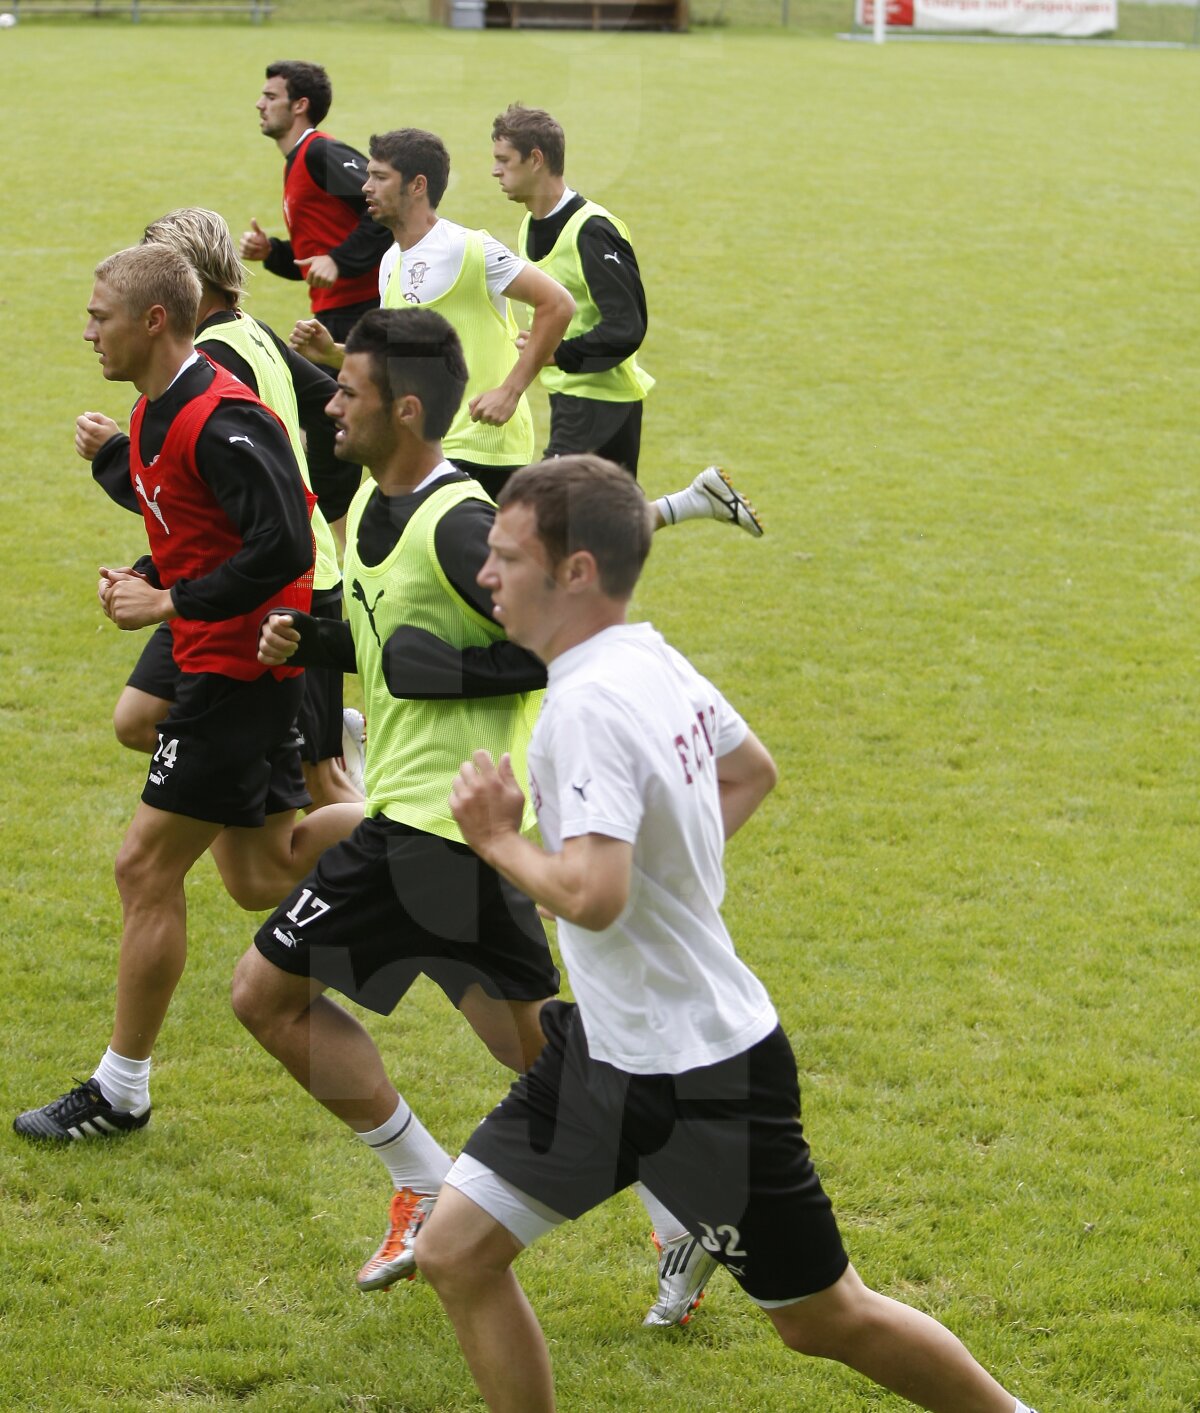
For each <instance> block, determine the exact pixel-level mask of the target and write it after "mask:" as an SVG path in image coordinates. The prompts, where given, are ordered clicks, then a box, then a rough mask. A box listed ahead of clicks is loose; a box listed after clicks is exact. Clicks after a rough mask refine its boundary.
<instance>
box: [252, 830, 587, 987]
mask: <svg viewBox="0 0 1200 1413" xmlns="http://www.w3.org/2000/svg"><path fill="white" fill-rule="evenodd" d="M254 944H255V946H256V947H257V948H258V950H259V951H260V952H261V953H262V954H263V956H264V957H266V959H267V960H268V961H270V962H273V963H274V965H275V966H277V967H279V968H280V969H281V970H282V971H286V972H290V973H292V974H293V975H298V976H310V977H312V978H314V979H315V980H317V981H321V982H324V983H325V985H326V986H330V987H332V988H333V989H334V990H335V991H340V992H341V994H342V995H343V996H347V997H349V999H350V1000H352V1001H357V1002H358V1004H359V1005H361V1006H366V1007H367V1008H368V1009H369V1010H372V1011H378V1012H379V1014H380V1015H388V1014H389V1013H390V1012H391V1011H392V1010H394V1009H395V1007H396V1005H397V1003H398V1002H399V1001H400V999H401V997H402V996H403V995H404V993H405V992H406V991H407V990H408V988H409V987H410V986H411V985H412V984H413V982H414V981H415V980H416V979H417V977H418V976H420V975H422V974H424V975H425V976H428V977H430V978H431V979H432V980H433V981H435V982H436V983H437V984H438V985H439V986H440V987H441V988H442V990H443V991H444V992H445V993H446V995H447V996H448V997H449V998H450V1000H451V1001H452V1002H453V1003H454V1004H455V1005H458V1004H459V1002H460V1001H461V999H462V996H463V994H464V993H465V992H466V991H467V990H468V989H469V988H470V987H471V986H473V985H476V984H478V985H479V986H481V987H482V988H483V990H484V991H485V992H486V993H487V994H488V995H489V996H492V997H496V998H502V999H504V1000H508V1001H541V1000H544V999H545V998H546V997H547V996H553V995H554V994H555V993H556V992H557V991H558V985H559V977H558V971H557V969H556V967H555V965H554V962H553V960H552V958H551V956H550V948H549V945H548V944H547V942H546V934H545V930H544V929H543V927H542V924H541V921H540V919H539V918H538V915H537V909H536V908H535V907H534V906H533V904H532V903H531V902H530V901H529V899H528V898H527V897H526V896H525V895H524V894H523V893H520V892H518V891H517V889H515V888H514V887H513V886H512V885H511V884H510V883H508V882H507V881H506V880H505V879H503V878H501V877H500V875H499V874H497V873H496V872H495V870H494V869H491V868H489V867H488V866H487V864H485V863H484V862H483V861H482V860H481V859H480V858H479V857H478V855H476V854H475V853H474V852H472V850H470V849H469V848H467V846H466V845H465V844H459V843H455V842H453V841H452V840H449V839H441V838H439V837H438V836H437V835H434V834H426V833H425V832H424V831H423V830H420V829H414V828H412V827H411V826H410V825H407V824H400V823H397V822H396V821H395V820H391V819H387V818H385V817H383V816H377V817H375V818H373V819H364V820H363V822H362V823H361V824H360V825H359V826H358V828H357V829H356V830H355V831H354V833H353V834H351V835H350V837H349V838H348V839H343V840H342V841H341V842H340V843H338V844H334V845H333V847H332V848H329V849H326V851H325V852H324V853H323V854H322V855H321V857H320V859H319V860H318V861H317V866H316V868H315V869H314V870H313V871H312V873H310V874H309V876H308V877H307V878H306V879H305V880H304V882H303V883H301V884H300V885H299V887H297V888H295V889H294V890H293V891H292V893H291V894H290V895H289V896H288V897H287V898H286V899H284V901H283V902H282V903H281V904H280V905H279V907H278V908H276V910H275V912H274V913H273V914H272V915H271V917H269V918H268V919H267V921H266V922H265V923H264V924H263V925H262V927H261V928H260V929H259V931H258V933H257V935H256V936H255V939H254Z"/></svg>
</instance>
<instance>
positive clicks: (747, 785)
mask: <svg viewBox="0 0 1200 1413" xmlns="http://www.w3.org/2000/svg"><path fill="white" fill-rule="evenodd" d="M778 778H779V774H778V771H777V770H776V769H775V762H774V761H773V760H772V759H771V756H770V753H769V752H768V750H767V748H766V747H765V746H764V745H763V744H762V742H761V741H760V740H759V739H758V737H757V736H755V735H754V733H753V732H750V733H749V734H748V735H747V736H746V738H745V739H744V740H743V741H742V743H741V745H739V746H737V747H736V748H735V749H734V750H732V751H730V752H729V753H728V755H724V756H721V757H719V758H718V760H717V788H718V791H719V793H720V799H721V820H722V823H723V824H724V826H725V837H726V839H728V838H730V837H731V836H732V835H733V834H735V833H736V832H737V831H738V830H739V829H740V828H741V827H742V825H743V824H745V823H746V821H747V820H748V819H749V818H750V816H751V815H752V814H753V813H754V811H755V810H756V809H758V807H759V805H761V804H762V802H763V800H765V799H766V797H767V796H768V795H769V794H770V793H771V791H772V790H773V789H774V788H775V782H776V781H777V780H778Z"/></svg>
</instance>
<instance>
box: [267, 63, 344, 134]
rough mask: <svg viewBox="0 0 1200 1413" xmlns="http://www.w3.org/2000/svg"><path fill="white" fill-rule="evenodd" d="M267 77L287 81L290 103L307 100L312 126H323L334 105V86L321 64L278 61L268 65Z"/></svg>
mask: <svg viewBox="0 0 1200 1413" xmlns="http://www.w3.org/2000/svg"><path fill="white" fill-rule="evenodd" d="M267 77H268V78H281V79H283V80H285V82H286V83H287V96H288V99H289V101H290V102H292V103H299V102H300V100H301V99H302V98H307V99H308V116H309V118H310V119H311V120H312V125H313V127H314V128H319V127H320V126H321V121H322V119H323V118H324V117H325V114H326V113H328V112H329V109H330V107H331V105H332V103H333V84H331V83H330V82H329V75H328V74H327V73H326V72H325V70H324V69H323V68H322V67H321V66H320V64H309V63H307V62H306V61H305V60H303V59H277V60H276V61H275V63H273V64H268V65H267Z"/></svg>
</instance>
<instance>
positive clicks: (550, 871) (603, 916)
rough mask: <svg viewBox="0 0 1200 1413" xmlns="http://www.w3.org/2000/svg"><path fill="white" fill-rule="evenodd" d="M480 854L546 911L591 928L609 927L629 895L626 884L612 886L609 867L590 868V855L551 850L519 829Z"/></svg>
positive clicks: (495, 841)
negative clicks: (519, 831) (607, 873)
mask: <svg viewBox="0 0 1200 1413" xmlns="http://www.w3.org/2000/svg"><path fill="white" fill-rule="evenodd" d="M468 842H469V841H468ZM480 856H481V857H482V858H483V859H484V861H485V862H486V863H489V864H491V866H492V867H493V868H494V869H495V870H496V872H497V873H499V874H502V875H503V876H504V877H505V878H507V879H508V881H509V882H510V883H511V884H513V885H514V887H517V888H519V889H520V890H521V892H522V893H524V894H526V895H527V896H528V897H530V898H532V899H533V901H534V902H535V903H537V904H538V905H539V906H540V907H542V908H544V909H545V910H546V911H547V912H549V913H553V914H554V916H555V917H557V918H562V919H563V920H564V921H566V922H570V923H573V924H574V925H575V926H576V927H582V928H584V929H585V930H586V931H588V932H603V931H604V929H605V928H606V927H610V926H611V925H612V924H613V923H614V922H615V921H616V920H617V918H618V917H620V915H621V913H622V912H623V911H624V908H625V904H626V902H627V901H628V897H629V894H628V885H626V888H625V890H624V892H622V891H621V890H620V888H619V886H618V887H616V888H615V889H614V887H613V886H612V883H611V880H610V879H609V878H608V877H607V876H606V871H605V870H603V869H592V868H589V867H588V863H587V860H586V858H584V857H581V856H579V855H576V854H574V853H567V852H563V853H558V854H550V853H547V852H546V850H545V849H543V848H541V847H540V846H539V845H537V844H535V843H534V842H533V841H532V840H530V839H526V838H525V837H524V835H522V834H518V833H517V832H516V831H515V830H512V831H508V832H505V833H503V834H498V835H496V836H495V837H494V838H493V839H492V841H491V843H490V844H489V846H488V849H487V852H486V853H481V855H480Z"/></svg>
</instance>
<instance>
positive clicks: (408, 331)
mask: <svg viewBox="0 0 1200 1413" xmlns="http://www.w3.org/2000/svg"><path fill="white" fill-rule="evenodd" d="M346 352H347V353H348V354H351V353H365V354H367V355H368V356H369V357H370V359H371V379H372V381H373V382H374V384H375V386H376V387H377V388H378V389H379V391H380V394H381V395H382V397H383V400H384V402H386V403H392V402H395V400H396V399H397V398H398V397H407V396H409V395H411V396H413V397H416V398H419V399H420V402H421V407H422V409H423V410H424V413H425V420H424V424H423V432H424V436H425V440H426V441H431V442H435V441H440V440H441V439H442V437H444V436H445V435H446V433H447V431H449V429H450V423H451V422H453V420H454V414H455V413H456V412H457V411H458V408H459V404H460V403H461V402H462V397H463V392H464V391H465V390H466V386H467V360H466V359H465V358H464V357H463V351H462V344H461V343H460V342H459V338H458V335H457V333H455V331H454V326H453V325H452V324H450V323H449V321H448V320H446V319H443V318H442V316H441V315H440V314H439V313H437V311H436V310H433V309H413V308H408V309H372V310H370V311H369V312H368V313H366V314H364V315H363V316H362V318H361V319H360V320H359V321H358V323H357V324H355V326H354V327H353V328H352V329H351V330H350V333H349V336H348V337H347V339H346Z"/></svg>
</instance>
